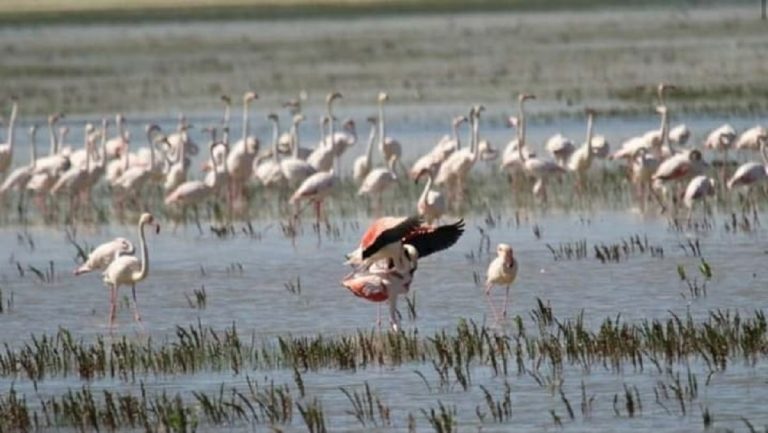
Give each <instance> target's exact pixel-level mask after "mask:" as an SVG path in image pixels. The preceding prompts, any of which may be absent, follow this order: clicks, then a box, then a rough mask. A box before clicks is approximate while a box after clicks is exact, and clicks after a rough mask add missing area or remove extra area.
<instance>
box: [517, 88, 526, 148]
mask: <svg viewBox="0 0 768 433" xmlns="http://www.w3.org/2000/svg"><path fill="white" fill-rule="evenodd" d="M524 102H525V101H524V100H523V99H521V100H520V103H519V110H518V111H519V114H518V119H517V123H518V125H517V152H518V154H519V156H520V161H525V154H524V153H523V147H525V107H524Z"/></svg>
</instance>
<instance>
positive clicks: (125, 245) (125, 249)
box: [115, 238, 136, 254]
mask: <svg viewBox="0 0 768 433" xmlns="http://www.w3.org/2000/svg"><path fill="white" fill-rule="evenodd" d="M115 241H117V242H118V243H119V244H120V252H121V253H123V254H133V253H135V252H136V247H135V246H134V245H133V242H131V241H129V240H128V239H126V238H115Z"/></svg>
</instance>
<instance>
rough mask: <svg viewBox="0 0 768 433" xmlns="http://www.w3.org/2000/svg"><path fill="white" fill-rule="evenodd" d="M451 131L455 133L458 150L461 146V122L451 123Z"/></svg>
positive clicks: (454, 137)
mask: <svg viewBox="0 0 768 433" xmlns="http://www.w3.org/2000/svg"><path fill="white" fill-rule="evenodd" d="M451 133H452V134H453V139H454V141H456V149H457V150H458V149H459V147H460V146H461V142H460V141H459V123H458V122H453V123H452V124H451Z"/></svg>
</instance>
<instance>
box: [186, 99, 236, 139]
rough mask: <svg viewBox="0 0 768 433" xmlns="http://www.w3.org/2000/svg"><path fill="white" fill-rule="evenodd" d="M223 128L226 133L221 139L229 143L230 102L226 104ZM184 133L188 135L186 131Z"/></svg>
mask: <svg viewBox="0 0 768 433" xmlns="http://www.w3.org/2000/svg"><path fill="white" fill-rule="evenodd" d="M223 123H224V124H223V125H222V127H223V129H224V133H223V134H222V137H221V140H222V141H223V142H224V143H225V144H229V103H225V104H224V121H223ZM184 135H186V131H185V132H184Z"/></svg>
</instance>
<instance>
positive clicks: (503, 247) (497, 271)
mask: <svg viewBox="0 0 768 433" xmlns="http://www.w3.org/2000/svg"><path fill="white" fill-rule="evenodd" d="M517 268H518V265H517V260H515V256H514V253H513V251H512V247H511V246H509V245H508V244H504V243H500V244H499V245H498V246H497V247H496V258H494V259H493V260H492V261H491V263H490V264H489V265H488V271H487V272H486V277H485V297H486V299H487V300H488V305H489V306H490V307H491V311H492V312H493V315H494V317H495V318H496V321H497V322H498V321H499V315H498V313H497V312H496V308H495V307H494V306H493V303H492V302H491V289H492V288H493V286H505V287H506V293H505V295H504V308H503V309H502V312H501V317H503V318H506V317H507V305H508V304H509V289H510V287H511V286H512V283H514V282H515V278H517Z"/></svg>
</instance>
